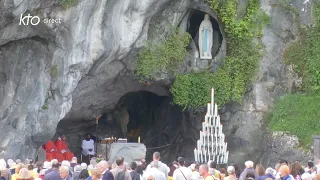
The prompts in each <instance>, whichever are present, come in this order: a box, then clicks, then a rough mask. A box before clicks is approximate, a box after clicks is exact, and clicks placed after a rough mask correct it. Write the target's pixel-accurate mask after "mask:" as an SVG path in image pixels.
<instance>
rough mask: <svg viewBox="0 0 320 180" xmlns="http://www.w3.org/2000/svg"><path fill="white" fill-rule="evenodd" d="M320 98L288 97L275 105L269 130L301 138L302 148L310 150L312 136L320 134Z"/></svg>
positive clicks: (305, 96)
mask: <svg viewBox="0 0 320 180" xmlns="http://www.w3.org/2000/svg"><path fill="white" fill-rule="evenodd" d="M319 102H320V96H308V95H291V94H290V95H286V96H285V97H284V98H283V99H281V100H279V101H278V102H277V103H276V105H275V108H274V109H275V110H274V112H273V114H272V117H271V121H270V123H269V128H270V129H271V130H272V131H288V132H291V133H293V134H295V135H297V137H298V138H299V141H300V144H301V147H303V148H309V147H310V146H311V144H312V135H315V134H317V135H319V134H320V123H319V117H320V111H319V109H320V103H319Z"/></svg>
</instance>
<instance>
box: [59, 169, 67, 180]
mask: <svg viewBox="0 0 320 180" xmlns="http://www.w3.org/2000/svg"><path fill="white" fill-rule="evenodd" d="M59 171H60V177H61V178H62V179H65V178H66V177H68V176H69V167H67V166H61V167H60V169H59Z"/></svg>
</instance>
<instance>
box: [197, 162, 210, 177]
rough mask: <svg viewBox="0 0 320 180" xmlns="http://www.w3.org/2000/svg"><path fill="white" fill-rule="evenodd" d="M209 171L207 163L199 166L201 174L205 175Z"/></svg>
mask: <svg viewBox="0 0 320 180" xmlns="http://www.w3.org/2000/svg"><path fill="white" fill-rule="evenodd" d="M208 171H209V167H208V165H207V164H201V165H200V167H199V173H200V175H201V176H205V175H206V174H208Z"/></svg>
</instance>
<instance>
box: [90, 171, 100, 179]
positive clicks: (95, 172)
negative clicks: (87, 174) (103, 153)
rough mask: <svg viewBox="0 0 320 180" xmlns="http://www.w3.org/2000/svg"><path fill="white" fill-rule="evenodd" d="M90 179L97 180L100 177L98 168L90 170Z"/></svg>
mask: <svg viewBox="0 0 320 180" xmlns="http://www.w3.org/2000/svg"><path fill="white" fill-rule="evenodd" d="M91 177H92V180H98V179H100V177H101V172H100V171H99V170H93V171H92V172H91Z"/></svg>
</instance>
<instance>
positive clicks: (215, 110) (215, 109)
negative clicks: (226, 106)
mask: <svg viewBox="0 0 320 180" xmlns="http://www.w3.org/2000/svg"><path fill="white" fill-rule="evenodd" d="M214 115H216V116H217V115H218V106H217V104H214Z"/></svg>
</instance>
